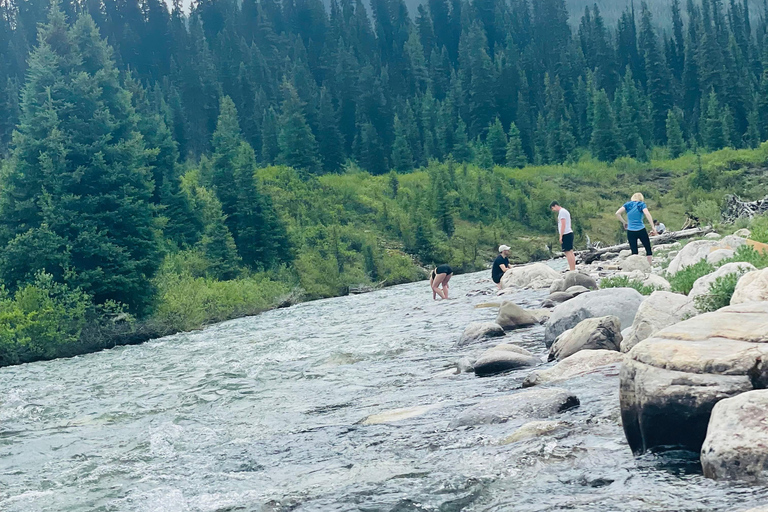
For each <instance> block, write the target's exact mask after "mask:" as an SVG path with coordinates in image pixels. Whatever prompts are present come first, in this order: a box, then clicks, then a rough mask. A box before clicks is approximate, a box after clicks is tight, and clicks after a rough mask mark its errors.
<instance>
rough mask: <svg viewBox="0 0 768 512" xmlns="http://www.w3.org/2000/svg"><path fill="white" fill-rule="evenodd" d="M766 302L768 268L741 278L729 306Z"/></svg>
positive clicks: (767, 294)
mask: <svg viewBox="0 0 768 512" xmlns="http://www.w3.org/2000/svg"><path fill="white" fill-rule="evenodd" d="M762 301H768V268H764V269H762V270H753V271H752V272H749V273H747V274H744V275H743V276H741V279H739V282H738V284H736V290H734V292H733V296H732V297H731V305H734V304H743V303H745V302H762Z"/></svg>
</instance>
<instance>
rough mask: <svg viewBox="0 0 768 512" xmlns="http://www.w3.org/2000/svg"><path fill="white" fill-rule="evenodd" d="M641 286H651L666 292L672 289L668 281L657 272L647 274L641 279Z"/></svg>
mask: <svg viewBox="0 0 768 512" xmlns="http://www.w3.org/2000/svg"><path fill="white" fill-rule="evenodd" d="M643 286H651V287H653V288H654V289H656V290H661V291H664V292H668V291H669V290H671V289H672V285H670V284H669V281H667V280H666V279H664V278H663V277H661V276H660V275H658V274H648V275H647V276H646V278H645V279H643Z"/></svg>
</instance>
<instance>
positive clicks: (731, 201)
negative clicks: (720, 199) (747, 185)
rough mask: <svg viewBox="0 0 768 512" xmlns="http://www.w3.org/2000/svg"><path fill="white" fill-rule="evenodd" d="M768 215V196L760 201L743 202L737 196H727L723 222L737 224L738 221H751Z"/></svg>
mask: <svg viewBox="0 0 768 512" xmlns="http://www.w3.org/2000/svg"><path fill="white" fill-rule="evenodd" d="M764 213H768V196H766V197H765V198H763V199H761V200H760V201H742V200H741V199H739V198H738V197H736V196H726V198H725V207H724V208H723V220H724V221H726V222H735V221H736V220H738V219H751V218H752V217H754V216H756V215H762V214H764Z"/></svg>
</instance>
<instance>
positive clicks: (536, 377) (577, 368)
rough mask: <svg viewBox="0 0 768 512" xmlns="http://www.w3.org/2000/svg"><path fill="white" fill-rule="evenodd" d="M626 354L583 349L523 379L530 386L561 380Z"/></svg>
mask: <svg viewBox="0 0 768 512" xmlns="http://www.w3.org/2000/svg"><path fill="white" fill-rule="evenodd" d="M623 359H624V356H623V355H622V354H621V353H619V352H616V351H615V350H582V351H581V352H577V353H575V354H573V355H572V356H571V357H567V358H565V359H563V360H562V361H560V362H559V363H557V364H556V365H555V366H553V367H552V368H549V369H547V370H537V371H534V372H531V374H530V375H528V377H526V378H525V381H523V387H524V388H528V387H531V386H537V385H539V384H545V383H548V382H549V383H551V382H559V381H563V380H568V379H573V378H575V377H579V376H581V375H586V374H588V373H592V372H594V371H595V369H596V368H600V367H602V366H607V365H611V364H616V363H619V362H621V361H622V360H623Z"/></svg>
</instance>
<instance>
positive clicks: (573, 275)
mask: <svg viewBox="0 0 768 512" xmlns="http://www.w3.org/2000/svg"><path fill="white" fill-rule="evenodd" d="M573 286H583V287H584V288H587V289H588V290H597V281H595V279H594V278H593V277H592V276H590V275H587V274H583V273H581V272H576V271H570V272H566V273H565V285H564V288H563V289H564V290H568V288H571V287H573Z"/></svg>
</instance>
